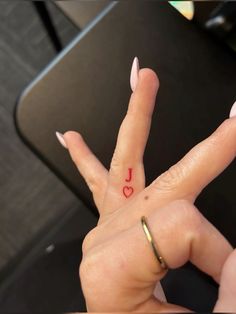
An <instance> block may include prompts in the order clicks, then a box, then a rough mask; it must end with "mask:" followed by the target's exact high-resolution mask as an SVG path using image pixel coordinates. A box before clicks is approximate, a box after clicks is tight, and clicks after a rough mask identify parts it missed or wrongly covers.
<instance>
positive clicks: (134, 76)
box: [130, 57, 139, 92]
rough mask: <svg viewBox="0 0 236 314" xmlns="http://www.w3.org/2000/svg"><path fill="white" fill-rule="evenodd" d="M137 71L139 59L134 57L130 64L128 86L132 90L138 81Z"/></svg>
mask: <svg viewBox="0 0 236 314" xmlns="http://www.w3.org/2000/svg"><path fill="white" fill-rule="evenodd" d="M138 72H139V61H138V58H137V57H135V58H134V61H133V64H132V68H131V73H130V87H131V89H132V91H133V92H134V90H135V88H136V86H137V83H138Z"/></svg>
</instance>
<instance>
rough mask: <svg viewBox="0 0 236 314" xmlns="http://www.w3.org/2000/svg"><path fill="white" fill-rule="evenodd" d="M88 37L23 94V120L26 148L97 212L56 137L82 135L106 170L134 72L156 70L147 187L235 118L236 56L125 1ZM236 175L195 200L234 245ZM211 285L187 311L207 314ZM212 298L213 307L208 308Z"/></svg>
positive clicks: (158, 8) (179, 23)
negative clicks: (136, 66) (134, 68)
mask: <svg viewBox="0 0 236 314" xmlns="http://www.w3.org/2000/svg"><path fill="white" fill-rule="evenodd" d="M127 12H129V14H127ZM88 30H89V31H87V33H86V35H85V36H82V37H79V38H77V40H76V41H75V42H74V43H73V44H72V45H71V46H70V47H69V49H68V50H67V51H65V52H64V53H63V54H61V55H60V57H59V58H58V59H57V60H56V61H55V62H54V63H53V65H52V66H51V67H48V68H47V69H46V71H45V72H44V73H43V74H42V75H41V76H40V77H39V78H38V79H37V80H36V81H35V82H34V84H33V85H31V86H30V88H29V89H28V90H27V91H26V92H25V94H24V95H23V97H22V98H21V99H20V102H19V105H18V108H17V112H16V118H17V123H18V128H19V130H20V132H21V135H22V136H23V137H24V139H25V140H26V141H27V142H28V143H29V144H30V145H31V147H32V148H33V149H34V150H36V151H37V153H38V154H40V156H41V158H42V159H43V160H45V161H46V162H47V163H48V164H50V165H51V167H52V169H54V170H55V171H56V172H57V174H58V175H60V176H61V177H62V178H63V179H64V180H65V181H66V182H67V184H68V185H69V186H70V187H71V188H72V189H73V190H74V191H75V192H76V193H77V194H78V195H79V196H80V197H81V198H82V199H83V200H85V201H86V203H87V204H89V205H90V206H92V204H93V203H92V199H91V195H90V193H89V191H88V189H87V188H86V186H85V184H84V182H83V180H82V178H80V177H79V176H78V175H77V172H76V168H75V167H74V166H73V165H72V163H71V160H70V158H69V156H68V153H67V152H66V151H64V150H63V149H62V148H61V147H60V146H59V144H58V143H56V141H55V134H54V133H55V131H56V130H58V131H61V132H64V131H67V130H69V129H72V130H78V131H80V132H81V133H82V134H83V136H84V137H85V140H86V141H87V142H88V144H89V145H90V147H91V148H92V149H93V151H94V152H95V153H96V154H97V156H98V157H99V158H100V159H101V160H102V161H103V162H104V164H105V165H106V166H108V165H109V163H110V159H111V156H112V152H113V148H114V145H115V140H116V135H117V131H118V128H119V125H120V122H121V120H122V118H123V116H124V114H125V111H126V108H127V102H128V99H129V96H130V87H129V74H130V66H131V63H132V60H133V57H134V56H135V55H137V56H138V57H139V59H140V63H141V67H146V66H148V67H151V68H153V69H154V70H155V71H156V72H157V73H158V75H159V77H160V82H161V88H160V92H159V94H158V98H157V104H158V105H157V109H156V112H155V114H154V118H153V126H152V130H151V136H150V139H149V143H148V145H147V150H146V154H145V166H146V174H147V183H149V182H151V181H152V180H153V179H154V178H155V177H156V176H157V175H159V174H160V173H162V172H163V171H164V170H166V169H167V168H168V167H170V166H171V165H172V164H174V163H175V162H176V161H178V160H179V159H180V158H181V157H182V156H183V155H184V154H185V153H186V152H187V151H188V150H189V149H190V148H191V147H192V146H193V145H195V144H196V143H198V142H199V141H200V140H202V139H204V138H205V137H206V136H208V135H209V134H210V133H211V132H212V131H213V130H214V129H215V128H216V127H217V126H218V125H219V124H220V122H221V121H223V120H224V119H225V118H226V117H227V116H228V113H229V110H230V107H231V105H232V103H233V102H234V100H235V86H236V57H235V55H233V54H232V53H231V51H229V50H227V49H226V48H225V47H223V46H220V44H219V43H217V42H215V41H214V39H213V38H211V37H210V36H208V35H207V34H206V33H204V32H203V31H201V30H200V29H198V28H197V26H195V25H191V24H190V22H188V21H187V20H186V19H184V18H183V17H182V16H181V15H180V14H178V12H177V11H175V10H174V9H173V8H171V7H170V6H169V5H168V4H167V3H159V2H154V1H152V2H135V3H133V2H125V1H124V2H122V1H121V2H119V3H118V4H116V5H115V6H114V7H113V9H112V10H111V11H110V12H109V14H107V15H105V17H103V18H102V19H100V20H99V21H97V24H96V26H95V27H91V28H89V29H88ZM235 170H236V168H235V163H233V164H232V165H231V166H230V167H229V168H228V169H227V170H226V171H225V172H224V173H223V174H222V175H221V176H220V177H219V178H217V179H216V180H214V182H213V183H212V184H210V185H209V186H208V187H207V188H206V189H205V190H204V191H203V193H202V194H201V196H200V197H199V199H198V200H197V205H198V207H199V209H200V210H201V211H202V212H203V213H204V214H205V216H206V217H207V218H208V219H209V220H210V221H211V222H213V223H214V224H215V225H216V226H217V227H218V228H219V229H220V230H221V232H223V234H225V235H226V236H227V237H228V239H229V240H230V241H231V243H232V244H233V245H235V243H236V229H235V227H234V226H235V223H236V214H235V211H234V208H235V207H236V200H235V197H234V195H235V187H234V186H235V184H234V181H235V174H236V171H235ZM207 285H208V287H207V286H206V288H205V289H202V286H201V285H197V283H196V286H195V287H194V285H192V286H191V287H189V289H188V291H187V292H188V293H189V295H185V296H183V297H182V298H180V299H179V303H180V304H182V305H187V304H186V302H187V303H189V301H190V300H191V301H192V302H193V309H195V310H204V309H205V310H209V308H210V307H211V306H212V305H213V303H214V300H215V295H214V297H213V298H211V296H210V294H209V293H208V292H209V291H210V290H209V289H210V288H209V285H211V283H209V282H208V284H207ZM196 288H197V291H198V298H197V299H198V300H197V301H196V300H194V298H193V294H194V293H195V292H194V291H195V289H196ZM206 293H208V299H209V300H208V301H209V302H208V304H204V302H203V300H206V299H207V298H206ZM195 294H196V293H195ZM172 297H174V295H172ZM195 301H196V302H195ZM202 302H203V303H202Z"/></svg>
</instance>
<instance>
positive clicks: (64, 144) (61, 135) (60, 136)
mask: <svg viewBox="0 0 236 314" xmlns="http://www.w3.org/2000/svg"><path fill="white" fill-rule="evenodd" d="M56 137H57V139H58V141H59V142H60V144H61V145H62V146H63V147H65V148H67V145H66V142H65V140H64V137H63V134H61V133H60V132H56Z"/></svg>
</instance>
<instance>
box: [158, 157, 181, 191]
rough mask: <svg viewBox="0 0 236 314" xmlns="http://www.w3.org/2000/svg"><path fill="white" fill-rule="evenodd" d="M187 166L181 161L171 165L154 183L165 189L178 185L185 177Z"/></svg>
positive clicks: (171, 188) (168, 189)
mask: <svg viewBox="0 0 236 314" xmlns="http://www.w3.org/2000/svg"><path fill="white" fill-rule="evenodd" d="M185 172H186V171H185V168H184V166H183V165H182V163H181V162H178V163H177V164H175V165H174V166H172V167H170V168H169V169H168V170H167V171H165V172H164V173H163V174H161V175H160V176H159V177H158V178H157V179H156V180H155V181H154V183H153V185H154V187H155V188H157V189H160V190H164V191H170V190H173V189H175V188H177V187H178V185H179V184H180V183H181V181H182V180H183V178H184V177H185Z"/></svg>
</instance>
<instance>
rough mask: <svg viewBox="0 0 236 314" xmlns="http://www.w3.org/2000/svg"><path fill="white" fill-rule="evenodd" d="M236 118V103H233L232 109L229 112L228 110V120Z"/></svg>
mask: <svg viewBox="0 0 236 314" xmlns="http://www.w3.org/2000/svg"><path fill="white" fill-rule="evenodd" d="M235 116H236V101H235V103H234V104H233V106H232V108H231V110H230V114H229V117H230V118H233V117H235Z"/></svg>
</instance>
